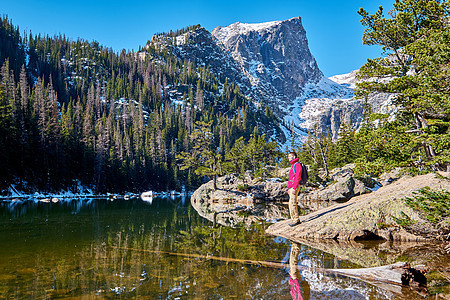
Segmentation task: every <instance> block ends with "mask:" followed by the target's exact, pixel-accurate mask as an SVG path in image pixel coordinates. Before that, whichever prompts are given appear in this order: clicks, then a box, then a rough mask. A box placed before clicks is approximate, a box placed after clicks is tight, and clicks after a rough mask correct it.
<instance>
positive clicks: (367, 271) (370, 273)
mask: <svg viewBox="0 0 450 300" xmlns="http://www.w3.org/2000/svg"><path fill="white" fill-rule="evenodd" d="M111 248H113V249H118V250H127V251H142V252H150V253H158V254H166V255H173V256H182V257H190V258H197V259H198V258H199V259H204V260H217V261H223V262H234V263H243V264H249V265H258V266H263V267H269V268H277V269H285V268H289V263H283V262H272V261H257V260H249V259H238V258H230V257H220V256H207V255H201V254H191V253H179V252H168V251H160V250H150V249H136V248H125V247H114V246H112V247H111ZM297 269H298V270H299V271H303V270H310V271H313V272H318V273H323V274H325V275H342V276H347V277H350V278H355V279H360V280H363V281H366V282H382V283H387V284H393V285H397V286H412V287H418V286H425V285H426V283H427V279H426V277H425V273H426V271H427V269H426V268H425V267H424V266H417V267H415V268H413V267H411V266H410V264H409V263H406V262H397V263H395V264H391V265H386V266H381V267H373V268H360V269H325V268H310V267H306V266H299V265H297Z"/></svg>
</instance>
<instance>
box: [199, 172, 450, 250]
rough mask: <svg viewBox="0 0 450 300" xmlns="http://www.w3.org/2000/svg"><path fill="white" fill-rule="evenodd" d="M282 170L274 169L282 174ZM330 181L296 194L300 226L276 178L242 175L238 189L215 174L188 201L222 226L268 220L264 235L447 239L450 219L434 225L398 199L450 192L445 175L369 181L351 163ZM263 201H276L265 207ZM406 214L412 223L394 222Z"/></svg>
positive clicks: (231, 177) (234, 179) (236, 180)
mask: <svg viewBox="0 0 450 300" xmlns="http://www.w3.org/2000/svg"><path fill="white" fill-rule="evenodd" d="M285 172H286V170H280V171H279V174H278V175H281V176H280V177H282V175H283V174H284V173H285ZM330 177H331V180H332V183H331V184H329V185H328V186H326V187H319V188H317V187H307V188H306V189H305V191H303V192H302V193H301V195H300V197H299V208H300V209H304V210H306V211H307V212H309V214H306V215H304V216H302V217H301V220H302V224H300V225H298V226H295V227H294V228H292V227H290V226H288V223H289V220H288V216H289V212H288V209H287V205H286V204H287V201H288V195H287V189H286V182H282V180H281V179H280V178H271V179H268V180H261V179H259V178H258V179H252V178H249V177H248V178H247V179H246V182H247V183H248V189H247V190H246V191H242V190H238V187H239V186H242V183H243V181H242V180H241V179H239V178H238V177H237V176H236V175H227V176H224V177H220V178H219V179H218V181H217V186H218V189H217V190H214V188H213V184H212V182H208V183H206V184H204V185H202V186H201V187H200V188H199V189H197V190H196V191H195V192H194V193H193V195H192V197H191V202H192V205H193V206H194V208H195V209H196V210H197V211H198V212H199V213H200V215H202V216H203V217H205V218H207V219H209V220H210V221H212V222H215V223H219V224H222V225H227V226H234V225H236V224H238V223H245V224H250V223H254V222H261V221H266V222H271V223H274V224H273V225H271V226H269V227H268V228H267V231H266V232H267V233H268V234H271V235H276V236H280V237H284V238H287V239H290V240H292V241H301V240H340V241H351V240H373V239H380V240H385V241H415V242H418V241H436V240H441V241H442V240H447V239H448V238H449V233H450V221H449V220H448V219H447V220H445V221H444V222H441V224H439V226H438V228H436V226H432V224H431V223H430V222H429V221H427V220H425V219H424V218H423V216H421V215H420V214H419V213H418V212H416V211H414V210H413V209H412V208H410V207H408V206H406V204H405V203H404V201H403V199H404V198H405V197H411V196H413V195H414V193H415V192H417V191H418V190H419V189H421V188H423V187H430V188H431V189H433V190H446V191H450V179H445V178H450V173H445V172H441V173H440V175H437V174H435V173H429V174H426V175H421V176H416V177H410V176H403V177H402V176H401V175H400V172H399V171H398V170H395V171H394V172H393V173H391V174H384V176H383V177H380V178H378V180H379V181H375V180H373V179H371V178H370V177H369V178H368V179H369V180H366V179H364V178H363V179H357V178H356V177H355V176H354V173H353V170H352V166H346V167H344V168H341V169H336V170H333V171H332V172H331V175H330ZM268 203H271V204H277V205H267V204H268ZM404 216H407V217H408V218H409V219H410V220H412V221H413V223H414V224H412V225H409V226H399V225H398V224H397V222H396V220H398V219H401V218H403V217H404Z"/></svg>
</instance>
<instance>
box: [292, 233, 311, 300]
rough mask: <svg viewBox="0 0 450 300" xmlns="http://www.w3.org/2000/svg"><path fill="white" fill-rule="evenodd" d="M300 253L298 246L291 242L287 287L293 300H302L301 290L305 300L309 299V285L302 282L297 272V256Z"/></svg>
mask: <svg viewBox="0 0 450 300" xmlns="http://www.w3.org/2000/svg"><path fill="white" fill-rule="evenodd" d="M299 252H300V248H299V245H298V244H297V243H294V242H292V245H291V255H290V257H289V275H290V278H289V285H290V286H291V295H292V299H294V300H303V297H302V290H303V295H304V296H305V299H309V284H308V282H307V281H306V280H305V281H304V280H302V277H301V275H300V272H299V270H298V255H299ZM300 284H301V286H300Z"/></svg>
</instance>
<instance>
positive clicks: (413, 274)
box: [330, 262, 427, 286]
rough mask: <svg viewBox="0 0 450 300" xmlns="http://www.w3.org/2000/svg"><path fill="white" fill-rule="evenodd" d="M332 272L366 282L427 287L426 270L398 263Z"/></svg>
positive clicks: (333, 270) (332, 270)
mask: <svg viewBox="0 0 450 300" xmlns="http://www.w3.org/2000/svg"><path fill="white" fill-rule="evenodd" d="M330 271H331V272H333V273H335V274H339V275H345V276H348V277H352V278H357V279H361V280H365V281H380V282H385V283H391V284H396V285H411V286H425V285H426V284H427V279H426V277H425V273H426V268H425V267H424V266H417V267H416V268H413V267H411V266H410V264H409V263H406V262H398V263H395V264H391V265H386V266H381V267H374V268H362V269H331V270H330Z"/></svg>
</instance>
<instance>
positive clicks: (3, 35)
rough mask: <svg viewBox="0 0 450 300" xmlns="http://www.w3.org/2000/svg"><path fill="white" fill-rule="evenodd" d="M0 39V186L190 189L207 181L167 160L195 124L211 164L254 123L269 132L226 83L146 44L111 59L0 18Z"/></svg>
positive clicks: (88, 46)
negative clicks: (203, 133) (205, 138)
mask: <svg viewBox="0 0 450 300" xmlns="http://www.w3.org/2000/svg"><path fill="white" fill-rule="evenodd" d="M194 28H196V27H195V26H193V27H192V28H191V27H189V28H185V29H182V30H179V31H177V32H171V33H169V34H167V35H174V34H181V33H183V32H187V31H189V30H191V29H194ZM160 35H164V34H160ZM0 41H1V43H0V65H1V72H0V153H1V154H0V155H1V157H0V165H1V167H0V187H1V188H2V189H5V188H7V187H8V185H10V184H15V185H17V188H18V189H21V190H27V189H28V190H29V191H33V190H36V189H37V190H43V191H52V190H58V189H75V188H76V187H77V186H79V185H83V186H86V187H90V188H92V189H94V190H95V191H97V192H106V191H109V192H119V191H124V190H128V191H138V190H143V189H154V190H167V189H176V188H181V186H182V185H187V186H196V185H198V184H199V182H200V180H201V178H202V176H203V175H207V174H203V173H198V172H197V173H196V174H194V171H193V170H192V168H186V169H184V170H183V169H182V170H180V167H179V165H178V163H177V159H176V155H177V154H178V153H181V152H182V151H184V152H187V153H189V152H192V151H195V141H194V140H193V139H192V134H193V132H194V131H195V130H196V125H195V124H196V122H207V123H208V124H209V128H208V130H209V131H210V132H211V133H212V137H211V141H212V142H211V149H214V151H215V152H216V153H217V155H219V156H221V157H222V156H224V155H225V153H226V152H227V151H228V150H230V149H231V147H232V146H233V145H234V141H235V140H237V139H239V138H245V139H249V138H250V135H251V134H257V135H258V134H259V133H258V128H259V127H261V126H262V125H263V126H269V127H270V126H272V127H276V126H277V125H276V117H275V116H274V115H273V113H272V112H271V110H270V109H269V108H268V107H264V108H257V107H255V106H254V105H253V103H252V102H251V99H248V98H246V97H245V96H244V95H243V94H242V93H241V91H240V90H239V87H237V86H236V85H234V84H233V83H229V82H228V81H227V78H223V77H220V76H218V75H216V74H213V73H212V72H210V71H209V69H208V67H207V66H206V67H205V66H196V65H195V64H193V63H192V62H190V61H187V60H184V61H183V60H180V59H177V58H175V57H174V56H173V55H171V54H170V53H167V52H164V51H159V50H158V49H157V48H155V47H146V48H145V49H141V50H140V51H139V52H136V53H134V52H126V51H125V50H123V51H122V52H120V53H116V52H114V51H113V50H112V49H110V48H107V47H104V46H102V45H100V44H99V43H98V42H96V41H92V42H88V41H85V40H82V39H79V40H77V41H71V40H70V39H68V38H67V37H65V36H61V35H60V36H54V37H49V36H41V35H32V34H31V33H30V34H29V35H26V36H22V35H21V34H20V30H19V27H17V26H15V25H14V24H13V23H12V21H11V20H9V19H8V18H7V17H3V18H2V19H1V20H0Z"/></svg>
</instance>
